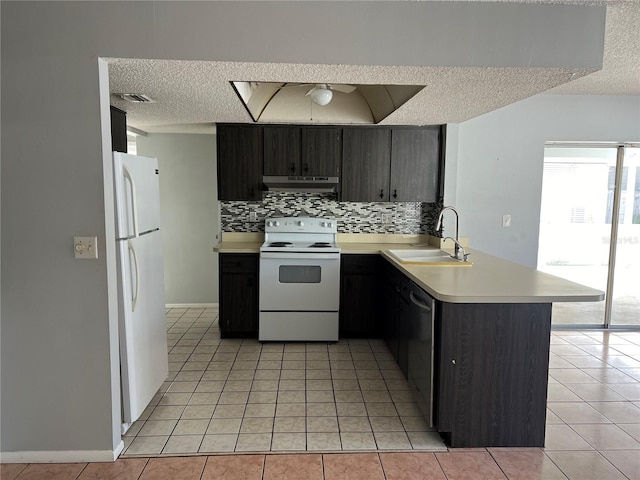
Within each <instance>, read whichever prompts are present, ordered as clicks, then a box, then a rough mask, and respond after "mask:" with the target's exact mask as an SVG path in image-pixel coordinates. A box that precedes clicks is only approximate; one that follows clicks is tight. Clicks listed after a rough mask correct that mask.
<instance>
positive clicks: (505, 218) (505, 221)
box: [502, 214, 511, 228]
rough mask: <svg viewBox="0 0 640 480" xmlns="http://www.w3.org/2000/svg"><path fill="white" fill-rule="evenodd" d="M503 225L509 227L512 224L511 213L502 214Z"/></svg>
mask: <svg viewBox="0 0 640 480" xmlns="http://www.w3.org/2000/svg"><path fill="white" fill-rule="evenodd" d="M502 226H503V227H504V228H509V227H510V226H511V215H507V214H505V215H502Z"/></svg>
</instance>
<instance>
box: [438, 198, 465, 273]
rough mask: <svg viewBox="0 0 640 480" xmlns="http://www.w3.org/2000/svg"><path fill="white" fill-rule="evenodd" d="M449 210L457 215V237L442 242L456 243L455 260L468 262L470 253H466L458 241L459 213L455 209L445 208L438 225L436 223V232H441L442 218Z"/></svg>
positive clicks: (439, 216)
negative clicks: (451, 241) (450, 241)
mask: <svg viewBox="0 0 640 480" xmlns="http://www.w3.org/2000/svg"><path fill="white" fill-rule="evenodd" d="M447 210H451V211H452V212H453V213H455V214H456V236H455V238H453V237H445V238H444V239H443V240H442V241H443V242H444V241H445V240H447V239H449V238H450V239H451V240H453V242H454V243H455V247H454V250H453V252H454V253H453V255H452V257H453V258H457V259H458V260H462V261H463V262H466V261H467V258H468V257H469V254H468V253H465V252H464V248H463V247H462V245H461V244H460V241H459V240H458V231H459V228H458V211H457V210H456V209H455V208H453V207H444V208H443V209H442V210H441V211H440V214H439V215H438V223H436V230H440V229H441V228H442V217H443V216H444V212H446V211H447ZM460 250H462V257H460Z"/></svg>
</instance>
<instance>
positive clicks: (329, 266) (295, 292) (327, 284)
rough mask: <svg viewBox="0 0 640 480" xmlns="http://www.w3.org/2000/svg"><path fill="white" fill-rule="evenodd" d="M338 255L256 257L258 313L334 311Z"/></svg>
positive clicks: (264, 254)
mask: <svg viewBox="0 0 640 480" xmlns="http://www.w3.org/2000/svg"><path fill="white" fill-rule="evenodd" d="M339 305H340V254H338V253H295V252H291V253H280V252H262V253H261V254H260V311H271V312H291V311H295V312H305V311H306V312H337V311H338V308H339Z"/></svg>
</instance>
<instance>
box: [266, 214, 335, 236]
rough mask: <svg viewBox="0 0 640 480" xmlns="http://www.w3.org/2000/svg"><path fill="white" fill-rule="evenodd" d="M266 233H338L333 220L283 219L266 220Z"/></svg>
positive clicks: (309, 218) (310, 218)
mask: <svg viewBox="0 0 640 480" xmlns="http://www.w3.org/2000/svg"><path fill="white" fill-rule="evenodd" d="M265 232H282V233H284V232H305V233H336V232H337V226H336V221H335V220H334V219H331V218H313V217H281V218H269V219H266V220H265Z"/></svg>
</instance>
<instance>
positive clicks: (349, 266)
mask: <svg viewBox="0 0 640 480" xmlns="http://www.w3.org/2000/svg"><path fill="white" fill-rule="evenodd" d="M341 268H342V271H343V273H348V274H353V273H356V274H357V273H360V274H367V273H370V274H375V273H376V272H377V271H378V255H367V254H353V255H342V265H341Z"/></svg>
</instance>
